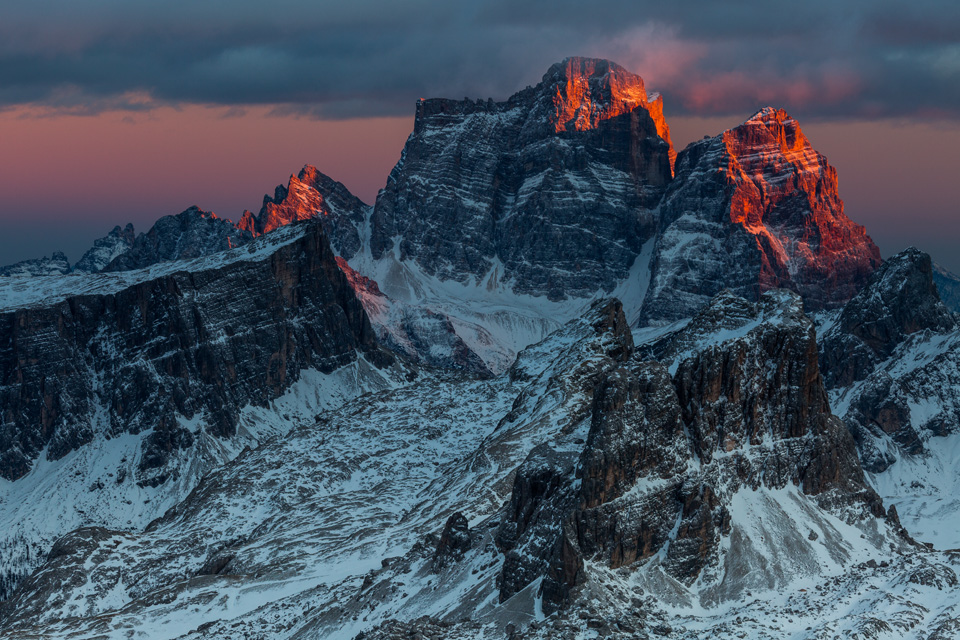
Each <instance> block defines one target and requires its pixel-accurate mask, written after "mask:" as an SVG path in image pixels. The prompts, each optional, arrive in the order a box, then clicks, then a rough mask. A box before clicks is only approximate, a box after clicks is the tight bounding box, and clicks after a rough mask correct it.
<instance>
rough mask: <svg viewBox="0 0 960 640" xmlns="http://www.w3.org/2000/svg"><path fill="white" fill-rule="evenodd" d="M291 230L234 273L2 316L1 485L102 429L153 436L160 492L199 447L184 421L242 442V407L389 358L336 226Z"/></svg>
mask: <svg viewBox="0 0 960 640" xmlns="http://www.w3.org/2000/svg"><path fill="white" fill-rule="evenodd" d="M290 233H291V238H290V239H289V240H288V241H287V242H286V243H285V244H281V245H280V246H278V247H276V249H275V250H273V251H271V250H270V249H269V247H271V244H269V243H265V244H263V246H251V248H250V250H251V251H254V250H256V249H264V248H267V251H266V253H265V254H264V255H263V256H262V257H261V258H259V259H250V260H247V259H244V256H245V255H248V252H247V250H246V249H239V250H236V252H235V253H234V254H231V255H232V256H233V260H232V261H229V260H228V261H227V263H226V264H224V263H223V261H222V260H217V261H214V262H213V263H212V264H211V266H209V267H207V268H204V263H202V262H201V263H200V264H196V263H190V266H185V267H184V268H183V270H182V271H181V270H176V269H174V270H171V271H170V272H169V273H166V274H163V275H159V276H157V277H153V278H147V279H144V280H142V281H139V282H136V283H134V284H131V285H130V286H126V287H125V288H121V289H120V290H117V291H110V292H107V293H103V294H97V293H82V294H76V295H67V296H66V297H65V299H63V300H62V301H53V302H51V303H49V304H43V303H39V304H38V305H35V306H31V307H28V308H21V309H17V310H11V311H7V312H5V313H3V314H2V315H0V345H5V346H3V347H0V406H2V407H3V414H2V420H3V422H2V425H0V475H2V477H4V478H8V479H14V478H18V477H20V476H22V475H24V474H25V473H26V472H27V471H28V470H29V468H30V466H31V464H32V462H33V461H34V460H35V459H36V458H37V456H38V455H40V453H41V452H42V451H43V450H44V449H46V451H47V455H48V456H49V457H50V458H51V459H57V458H60V457H62V456H63V455H65V454H66V453H68V452H69V451H71V450H74V449H76V448H77V447H79V446H81V445H83V444H85V443H87V442H89V441H90V440H91V438H92V437H93V434H94V431H95V430H102V431H103V432H105V433H109V434H119V433H125V432H134V433H138V432H141V431H144V432H147V431H150V430H152V434H151V435H150V436H149V438H147V440H145V445H144V452H143V457H142V460H141V467H142V469H143V471H144V476H143V477H142V478H140V479H139V481H140V482H145V483H160V482H163V481H164V480H165V477H164V475H163V473H162V471H161V469H162V467H163V466H164V463H165V461H166V460H167V459H168V458H169V456H171V455H174V453H175V452H176V451H177V450H179V449H184V448H189V447H190V445H191V444H192V441H193V435H192V434H191V432H190V431H188V430H186V429H185V428H183V427H182V426H180V424H179V422H178V421H177V419H176V416H177V415H178V414H179V415H181V416H185V417H190V416H194V415H197V414H198V413H202V414H204V415H205V419H206V423H207V428H208V429H209V430H210V431H211V432H212V433H214V434H216V435H218V436H222V437H229V436H230V435H232V434H233V432H234V428H235V425H236V420H237V417H238V412H239V410H240V408H241V407H242V406H244V405H246V404H248V403H254V404H259V405H262V404H265V403H267V402H269V401H270V400H271V399H272V398H275V397H277V396H278V395H280V394H281V393H282V392H283V391H284V389H286V388H287V387H288V386H289V385H290V384H291V383H292V382H293V381H295V380H296V379H297V377H298V376H299V372H300V371H301V369H304V368H317V369H319V370H321V371H326V372H329V371H332V370H334V369H336V368H338V367H340V366H343V365H344V364H346V363H348V362H350V361H352V360H353V359H354V358H355V357H356V353H357V352H358V350H359V351H362V352H365V353H367V354H368V356H369V357H370V358H372V359H373V360H375V361H376V360H378V359H380V358H383V357H385V356H384V355H383V354H382V353H381V352H380V351H379V350H378V347H377V344H376V339H375V337H374V334H373V331H372V329H371V327H370V323H369V320H368V318H367V316H366V314H365V313H364V311H363V308H362V307H361V306H360V303H359V302H358V301H357V299H356V296H355V295H354V293H353V290H352V289H351V288H350V286H349V284H348V282H347V279H346V277H345V276H344V275H343V272H341V271H340V269H339V268H338V267H337V264H336V262H335V261H334V255H333V253H332V251H331V250H330V247H329V244H328V242H327V239H326V236H325V234H324V233H323V231H322V227H321V226H320V225H319V224H313V225H308V226H304V227H301V228H299V229H294V230H292V231H291V232H290ZM273 240H274V242H276V241H278V240H279V239H277V238H274V239H273ZM74 277H75V276H69V278H74ZM91 277H97V278H103V276H91ZM149 470H153V471H149Z"/></svg>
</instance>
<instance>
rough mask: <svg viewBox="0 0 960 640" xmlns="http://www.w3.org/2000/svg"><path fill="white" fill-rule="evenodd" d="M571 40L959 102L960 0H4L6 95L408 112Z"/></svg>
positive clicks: (80, 101)
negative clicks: (954, 1)
mask: <svg viewBox="0 0 960 640" xmlns="http://www.w3.org/2000/svg"><path fill="white" fill-rule="evenodd" d="M945 5H947V6H945ZM568 55H594V56H601V57H608V58H611V59H613V60H616V61H618V62H620V63H621V64H623V65H624V66H626V67H627V68H629V69H630V70H632V71H635V72H637V73H640V74H641V75H643V76H644V77H645V79H646V80H647V84H648V86H650V87H652V88H656V89H657V90H659V91H661V92H662V93H663V94H664V97H665V100H666V101H667V105H668V110H669V111H670V112H671V113H677V114H691V115H725V114H734V113H736V114H745V115H746V114H748V112H750V111H752V110H753V109H754V108H756V107H758V106H761V105H763V104H775V105H777V106H784V107H786V108H788V109H791V108H793V109H799V110H802V111H803V112H804V114H805V115H806V116H808V117H824V118H838V117H852V118H879V117H910V116H912V115H921V114H923V115H929V114H936V115H938V116H939V117H944V118H954V119H960V8H958V7H957V6H952V5H949V3H943V2H934V1H931V0H914V1H912V2H910V3H909V4H906V3H903V2H891V1H887V0H872V1H868V0H851V1H850V2H844V3H837V2H834V1H833V0H811V1H809V2H806V3H798V4H794V5H790V6H789V7H788V6H787V5H778V4H776V3H769V2H759V1H758V0H740V1H738V2H732V3H717V2H714V1H712V0H710V1H707V0H691V1H687V2H672V3H666V2H656V3H646V2H639V3H638V2H636V1H635V0H631V1H626V0H611V1H607V2H602V3H595V5H593V6H591V7H590V9H589V10H585V9H584V7H583V4H582V3H581V2H573V1H572V0H552V1H550V2H547V1H545V0H529V1H527V2H518V1H517V0H483V1H477V2H471V3H450V2H447V1H441V0H413V1H411V2H403V3H397V2H392V1H390V0H356V1H355V2H351V3H340V2H337V3H334V2H305V1H302V2H301V1H297V0H274V1H272V2H270V3H262V2H254V1H253V0H231V1H229V2H228V1H226V0H211V1H208V2H203V3H197V2H193V1H192V0H191V1H189V2H188V1H187V0H167V1H166V2H146V1H145V2H137V3H130V2H126V1H122V0H87V1H86V2H84V3H76V2H74V1H73V0H69V1H68V0H47V1H46V2H37V3H31V4H29V5H26V3H23V6H19V7H16V8H13V9H5V11H4V21H3V22H2V23H0V108H2V107H4V106H11V105H23V104H30V105H34V106H41V107H43V109H41V112H46V113H58V112H65V113H98V112H102V111H106V110H129V111H138V110H143V109H150V108H154V107H156V106H158V105H177V104H210V105H220V106H225V107H238V108H242V107H245V106H253V105H271V106H272V107H273V112H274V113H275V114H276V115H296V116H306V117H313V118H344V117H370V116H380V115H406V114H409V113H410V112H411V110H412V108H413V103H414V101H415V100H416V99H417V98H418V97H429V96H439V95H442V96H449V97H462V96H470V97H488V96H491V97H494V98H496V99H504V98H506V97H508V96H509V95H510V94H511V93H513V92H514V91H516V90H518V89H520V88H522V87H523V86H525V85H528V84H535V83H536V82H537V81H538V80H539V77H540V75H541V74H542V73H543V72H544V71H545V70H546V69H547V67H548V66H549V65H550V64H551V63H553V62H556V61H558V60H560V59H562V58H564V57H566V56H568Z"/></svg>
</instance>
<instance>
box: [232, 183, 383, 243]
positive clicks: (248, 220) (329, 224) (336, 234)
mask: <svg viewBox="0 0 960 640" xmlns="http://www.w3.org/2000/svg"><path fill="white" fill-rule="evenodd" d="M369 210H370V207H369V205H366V204H364V203H363V201H361V200H360V198H358V197H356V196H355V195H353V194H352V193H350V191H349V190H348V189H347V188H346V187H345V186H343V185H342V184H341V183H339V182H337V181H336V180H334V179H333V178H331V177H330V176H327V175H324V174H323V173H321V172H320V171H318V170H317V168H316V167H314V166H311V165H306V166H305V167H304V168H303V169H301V170H300V173H299V174H297V175H295V176H293V175H292V176H290V180H289V181H288V182H287V186H286V187H284V186H283V185H278V186H277V188H276V189H275V190H274V194H273V197H272V198H271V197H270V196H268V195H267V196H264V197H263V206H262V207H261V208H260V213H258V214H257V215H256V216H254V215H253V213H251V212H250V211H244V213H243V217H242V218H240V222H238V223H237V227H239V228H240V229H243V230H244V231H248V232H250V233H251V234H252V235H253V236H259V235H263V234H264V233H269V232H270V231H273V230H274V229H278V228H280V227H282V226H283V225H286V224H290V223H291V222H296V221H298V220H309V219H311V218H320V219H321V222H322V224H323V229H324V231H325V232H326V233H327V236H328V237H329V238H330V244H331V245H333V248H334V250H335V251H336V252H337V253H338V254H339V255H340V256H342V257H344V258H346V259H347V260H349V259H351V258H352V257H353V256H354V255H355V254H356V253H357V252H358V251H359V250H360V246H361V240H360V229H361V228H362V227H363V223H364V221H365V220H366V216H367V213H368V212H369Z"/></svg>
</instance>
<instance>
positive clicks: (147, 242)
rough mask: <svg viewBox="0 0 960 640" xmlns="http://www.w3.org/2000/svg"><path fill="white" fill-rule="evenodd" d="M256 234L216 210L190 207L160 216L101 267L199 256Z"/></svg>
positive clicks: (128, 267) (144, 264)
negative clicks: (172, 214)
mask: <svg viewBox="0 0 960 640" xmlns="http://www.w3.org/2000/svg"><path fill="white" fill-rule="evenodd" d="M251 240H253V236H252V235H251V234H249V233H247V232H245V231H242V230H240V229H237V228H236V227H235V226H234V225H233V223H232V222H230V221H229V220H225V219H223V218H218V217H217V215H216V214H215V213H211V212H209V211H204V210H203V209H200V208H199V207H196V206H194V207H190V208H189V209H187V210H186V211H183V212H181V213H178V214H177V215H175V216H164V217H162V218H160V219H159V220H157V221H156V222H155V223H154V225H153V227H151V228H150V231H148V232H146V233H141V234H140V235H139V236H137V238H136V240H134V241H133V244H132V245H131V246H130V248H129V249H128V250H127V251H124V252H123V253H120V254H119V255H118V256H117V257H116V258H114V259H113V260H111V261H110V262H109V263H108V264H107V266H105V267H104V268H103V269H102V271H130V270H132V269H142V268H144V267H149V266H150V265H154V264H157V263H159V262H170V261H173V260H184V259H189V258H199V257H201V256H207V255H211V254H214V253H218V252H220V251H226V250H228V249H233V248H235V247H239V246H241V245H245V244H247V243H248V242H250V241H251Z"/></svg>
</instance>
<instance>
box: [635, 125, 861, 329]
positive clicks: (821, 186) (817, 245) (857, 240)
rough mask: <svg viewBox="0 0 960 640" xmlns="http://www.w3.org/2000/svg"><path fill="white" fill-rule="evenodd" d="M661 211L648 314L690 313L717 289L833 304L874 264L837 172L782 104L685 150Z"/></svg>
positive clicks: (849, 292) (842, 299)
mask: <svg viewBox="0 0 960 640" xmlns="http://www.w3.org/2000/svg"><path fill="white" fill-rule="evenodd" d="M660 215H661V224H662V225H663V229H662V232H661V235H660V237H659V239H658V243H657V250H656V254H655V256H654V263H653V276H652V281H651V283H650V291H649V293H648V296H647V300H646V302H645V312H644V315H645V316H646V317H647V318H648V319H651V318H652V319H666V320H675V319H678V318H682V317H688V316H690V315H691V314H692V313H694V312H696V310H697V309H699V308H700V307H701V306H703V304H704V303H705V302H706V301H707V300H708V299H709V298H710V297H711V296H713V295H715V294H717V293H719V292H720V291H721V290H722V289H724V288H730V289H732V290H733V291H734V292H735V293H737V294H738V295H741V296H744V297H746V298H748V299H751V300H756V299H757V298H758V296H759V295H760V294H761V293H763V292H764V291H767V290H769V289H775V288H786V289H792V290H794V291H796V292H797V293H799V294H800V295H801V296H802V297H803V299H804V303H805V306H806V308H807V309H808V310H816V309H823V308H832V307H838V306H840V305H842V304H843V303H844V302H846V301H847V300H848V299H850V298H851V297H852V296H853V295H854V294H855V293H856V292H857V291H858V290H859V289H860V288H861V287H862V286H863V285H864V284H865V283H866V280H867V278H869V276H870V274H871V273H872V272H873V271H874V270H875V269H876V268H877V267H878V266H879V265H880V252H879V250H878V249H877V247H876V245H875V244H874V243H873V241H872V240H871V239H870V237H869V236H867V234H866V232H865V231H864V229H863V227H862V226H860V225H858V224H855V223H854V222H852V221H851V220H850V219H849V218H847V217H846V215H844V213H843V202H842V201H841V200H840V197H839V195H838V193H837V172H836V169H834V168H833V167H832V166H831V165H830V164H829V163H828V162H827V159H826V158H825V157H823V156H822V155H820V154H819V153H817V152H816V151H815V150H814V149H813V147H812V146H811V145H810V142H809V141H808V140H807V138H806V137H805V136H804V135H803V132H802V131H801V130H800V126H799V125H798V124H797V121H796V120H794V119H793V118H791V117H790V116H789V115H787V113H786V112H784V111H783V110H780V109H773V108H770V107H767V108H765V109H762V110H761V111H759V112H757V113H756V114H755V115H754V116H753V117H752V118H750V119H749V120H747V121H746V122H744V123H743V124H742V125H740V126H738V127H735V128H733V129H730V130H729V131H725V132H724V133H722V134H720V135H719V136H717V137H715V138H709V139H705V140H702V141H700V142H696V143H694V144H691V145H690V146H689V147H687V148H686V149H684V150H683V151H682V152H681V153H680V155H679V156H678V158H677V164H676V177H675V179H674V181H673V183H672V184H671V185H670V188H669V189H668V191H667V193H666V194H665V195H664V198H663V203H662V204H661V206H660Z"/></svg>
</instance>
